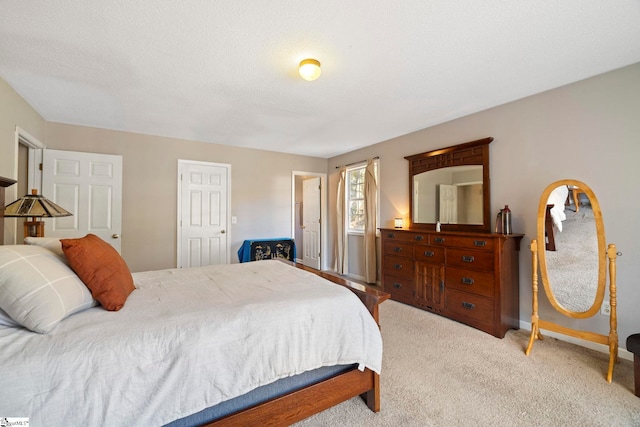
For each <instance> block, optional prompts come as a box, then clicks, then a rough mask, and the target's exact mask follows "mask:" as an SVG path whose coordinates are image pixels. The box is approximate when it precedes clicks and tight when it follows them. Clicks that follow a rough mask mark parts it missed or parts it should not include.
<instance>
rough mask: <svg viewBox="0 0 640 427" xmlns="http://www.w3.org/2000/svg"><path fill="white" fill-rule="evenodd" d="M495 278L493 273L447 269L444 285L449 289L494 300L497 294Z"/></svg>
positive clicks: (454, 268)
mask: <svg viewBox="0 0 640 427" xmlns="http://www.w3.org/2000/svg"><path fill="white" fill-rule="evenodd" d="M493 278H494V276H493V272H486V271H475V270H466V269H462V268H456V267H447V273H446V274H445V281H444V283H445V286H446V288H447V289H457V290H460V291H464V292H469V293H472V294H476V295H484V296H486V297H491V298H493V296H494V294H495V291H494V282H493Z"/></svg>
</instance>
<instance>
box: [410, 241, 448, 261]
mask: <svg viewBox="0 0 640 427" xmlns="http://www.w3.org/2000/svg"><path fill="white" fill-rule="evenodd" d="M414 248H415V253H414V256H415V258H416V261H424V262H430V263H434V264H444V248H439V247H437V246H428V245H415V246H414Z"/></svg>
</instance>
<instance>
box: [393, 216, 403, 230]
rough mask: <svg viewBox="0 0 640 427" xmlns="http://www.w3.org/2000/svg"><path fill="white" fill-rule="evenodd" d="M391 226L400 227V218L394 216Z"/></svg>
mask: <svg viewBox="0 0 640 427" xmlns="http://www.w3.org/2000/svg"><path fill="white" fill-rule="evenodd" d="M393 226H394V227H395V228H402V218H396V219H394V220H393Z"/></svg>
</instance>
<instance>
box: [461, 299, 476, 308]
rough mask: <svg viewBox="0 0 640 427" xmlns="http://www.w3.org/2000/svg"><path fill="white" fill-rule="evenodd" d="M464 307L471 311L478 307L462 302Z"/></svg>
mask: <svg viewBox="0 0 640 427" xmlns="http://www.w3.org/2000/svg"><path fill="white" fill-rule="evenodd" d="M462 306H463V307H464V308H466V309H469V310H473V309H474V308H475V307H476V305H475V304H471V303H470V302H466V301H463V302H462Z"/></svg>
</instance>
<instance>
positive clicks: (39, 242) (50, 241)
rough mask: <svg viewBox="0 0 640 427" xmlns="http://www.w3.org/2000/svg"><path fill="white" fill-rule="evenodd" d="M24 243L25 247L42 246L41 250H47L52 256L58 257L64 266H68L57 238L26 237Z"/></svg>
mask: <svg viewBox="0 0 640 427" xmlns="http://www.w3.org/2000/svg"><path fill="white" fill-rule="evenodd" d="M24 243H25V244H27V245H35V246H42V247H43V248H47V249H49V250H50V251H51V252H53V253H54V254H56V255H58V256H59V257H60V259H61V260H63V261H64V262H65V264H67V265H69V261H68V260H67V257H66V256H64V251H63V250H62V243H61V242H60V239H59V238H57V237H30V236H27V237H25V238H24Z"/></svg>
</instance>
